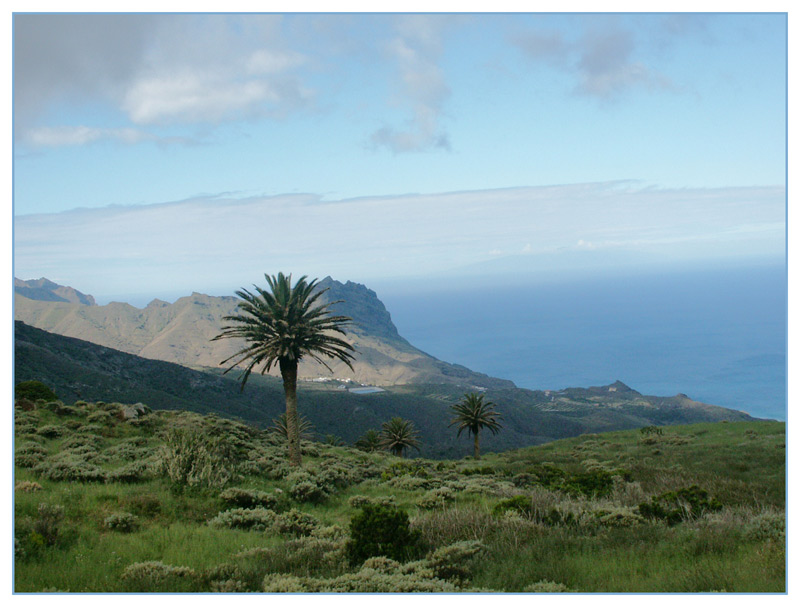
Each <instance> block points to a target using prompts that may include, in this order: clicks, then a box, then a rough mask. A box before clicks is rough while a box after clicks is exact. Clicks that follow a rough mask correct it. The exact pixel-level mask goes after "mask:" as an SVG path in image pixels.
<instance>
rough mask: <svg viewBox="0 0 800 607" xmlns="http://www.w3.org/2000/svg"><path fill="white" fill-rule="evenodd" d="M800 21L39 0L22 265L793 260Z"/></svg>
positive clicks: (17, 177)
mask: <svg viewBox="0 0 800 607" xmlns="http://www.w3.org/2000/svg"><path fill="white" fill-rule="evenodd" d="M786 25H787V20H786V16H785V15H781V14H752V13H751V14H722V13H711V14H677V13H664V14H508V15H500V14H497V15H486V14H444V15H432V14H421V15H420V14H392V15H369V14H308V15H303V14H288V15H280V14H272V15H235V16H234V15H220V14H216V15H188V14H181V15H159V14H147V15H130V14H129V15H68V14H67V15H38V14H36V15H16V16H15V19H14V52H15V58H14V102H15V104H14V215H15V224H14V227H15V241H14V252H15V275H17V276H19V277H20V278H38V277H40V276H46V277H48V278H50V279H52V280H56V281H57V282H62V283H64V284H70V285H72V286H74V287H76V288H78V289H80V290H82V291H84V292H88V293H91V294H93V295H95V296H96V297H98V299H100V300H102V299H104V298H105V297H112V296H116V295H122V294H125V295H131V296H132V297H150V296H153V297H155V296H161V297H164V298H166V297H165V295H167V294H168V293H169V295H172V293H173V292H175V291H179V290H184V292H188V291H191V290H205V291H206V292H211V291H215V290H226V289H227V290H231V289H233V288H237V287H239V286H241V285H247V284H251V283H252V282H254V281H258V280H259V278H260V276H261V275H262V274H263V272H265V271H268V272H277V271H279V270H282V271H287V272H291V271H294V272H295V273H297V274H299V273H309V274H311V275H315V276H317V275H319V276H324V275H327V274H331V275H333V276H334V278H337V279H339V280H348V279H352V280H357V281H359V282H367V283H369V281H370V280H375V279H378V278H384V279H385V278H387V277H388V278H391V277H409V276H415V275H416V276H423V275H431V276H435V275H441V274H442V273H457V272H467V271H470V268H475V267H486V268H490V269H491V268H495V269H501V268H504V269H506V270H507V271H509V272H511V271H519V269H520V268H523V267H524V268H526V269H528V270H529V271H530V272H531V273H534V274H535V273H536V272H539V271H540V270H541V269H542V268H543V267H544V266H545V265H550V266H551V267H556V268H562V267H563V268H572V269H574V268H575V267H577V266H582V267H584V268H586V267H589V268H590V267H593V266H592V263H595V264H598V263H600V264H603V263H607V264H611V265H615V264H619V263H622V262H624V260H629V259H631V258H636V259H638V260H641V263H643V264H646V263H650V262H652V263H666V262H672V263H684V264H695V263H698V262H701V261H702V262H718V261H721V260H722V261H724V260H729V261H731V262H732V263H733V262H737V263H738V262H739V260H741V259H743V258H752V259H761V258H771V259H782V258H783V256H784V251H785V239H784V228H785V223H784V217H785V215H784V213H785V185H786V69H787V68H786V52H787V49H786V34H787V32H786ZM76 209H79V210H76ZM576 256H577V257H576ZM556 258H557V259H556ZM554 259H556V261H555V262H554ZM576 259H578V261H576ZM590 259H591V260H593V261H592V262H591V263H588V264H587V263H584V260H590ZM486 264H488V265H486ZM492 264H494V265H492ZM170 290H172V291H170ZM176 296H177V295H176Z"/></svg>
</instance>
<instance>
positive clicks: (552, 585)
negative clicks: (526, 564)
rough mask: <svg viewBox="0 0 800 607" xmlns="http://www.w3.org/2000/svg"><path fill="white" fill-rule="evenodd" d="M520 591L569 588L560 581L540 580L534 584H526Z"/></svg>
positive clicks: (550, 590)
mask: <svg viewBox="0 0 800 607" xmlns="http://www.w3.org/2000/svg"><path fill="white" fill-rule="evenodd" d="M522 592H541V593H545V592H570V589H569V588H568V587H567V586H565V585H564V584H561V583H560V582H549V581H547V580H542V581H540V582H536V583H534V584H528V585H527V586H525V588H523V589H522Z"/></svg>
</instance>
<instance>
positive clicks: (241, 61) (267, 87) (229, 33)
mask: <svg viewBox="0 0 800 607" xmlns="http://www.w3.org/2000/svg"><path fill="white" fill-rule="evenodd" d="M14 23H15V38H14V45H15V46H14V52H15V63H14V95H15V120H16V124H17V127H18V128H17V132H18V133H19V134H21V136H22V138H23V139H25V140H30V139H32V138H35V137H36V136H37V135H36V134H30V133H29V131H31V129H34V128H37V127H40V126H41V125H37V121H38V120H40V119H41V116H42V115H44V114H45V112H46V110H47V109H49V108H50V107H55V106H57V105H59V104H64V103H67V104H70V106H71V107H80V106H81V104H84V103H89V104H91V105H105V107H106V108H107V109H111V110H114V111H117V112H120V113H122V114H124V115H126V116H127V117H128V119H129V120H130V121H131V122H132V123H133V124H138V125H143V124H148V125H150V124H181V125H192V124H197V123H207V122H211V123H217V122H220V121H223V120H240V119H243V118H252V117H264V116H268V117H273V118H274V117H282V116H285V115H287V114H288V113H290V112H292V111H295V110H298V109H303V108H306V107H308V105H309V103H310V102H311V100H312V98H313V96H314V93H313V91H312V89H311V87H309V86H308V85H306V84H304V83H303V80H302V78H301V76H300V75H299V73H298V72H299V70H301V69H302V67H303V66H304V64H305V62H306V57H305V56H304V55H303V54H302V53H300V52H299V51H297V50H296V49H293V48H291V47H290V46H289V45H288V44H287V43H286V42H285V41H284V40H283V39H282V37H281V36H280V23H281V18H280V16H277V15H261V16H257V15H200V14H196V15H193V14H184V15H169V14H167V15H113V14H96V15H80V14H72V15H70V14H61V15H58V14H53V15H43V14H32V15H17V16H15V22H14ZM61 126H62V127H64V128H63V132H64V133H66V132H67V130H68V129H69V128H73V129H74V134H77V132H78V130H79V129H80V128H83V127H79V126H77V125H74V124H63V125H61ZM102 126H105V125H91V126H89V127H87V128H90V129H95V131H96V132H95V133H94V134H90V133H87V135H91V136H90V137H89V139H88V140H94V137H95V135H97V134H98V133H99V131H100V129H101V127H102ZM50 128H51V130H52V131H53V132H55V131H56V130H57V129H56V128H55V127H53V125H50ZM38 136H41V134H39V135H38ZM65 141H66V138H65ZM74 142H75V144H76V145H77V144H80V143H81V139H80V137H75V138H74Z"/></svg>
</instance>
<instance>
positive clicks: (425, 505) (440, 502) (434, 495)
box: [417, 487, 456, 510]
mask: <svg viewBox="0 0 800 607" xmlns="http://www.w3.org/2000/svg"><path fill="white" fill-rule="evenodd" d="M455 499H456V496H455V493H454V492H453V490H452V489H450V488H449V487H439V488H438V489H432V490H431V491H428V492H427V493H426V494H425V495H423V496H422V497H421V498H420V499H419V500H417V506H418V507H419V508H422V509H423V510H432V509H434V508H444V507H445V506H447V504H450V503H452V502H453V501H455Z"/></svg>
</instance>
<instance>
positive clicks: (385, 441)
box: [379, 417, 419, 457]
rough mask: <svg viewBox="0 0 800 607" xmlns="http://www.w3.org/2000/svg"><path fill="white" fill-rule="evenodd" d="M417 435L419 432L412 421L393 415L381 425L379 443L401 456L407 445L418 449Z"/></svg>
mask: <svg viewBox="0 0 800 607" xmlns="http://www.w3.org/2000/svg"><path fill="white" fill-rule="evenodd" d="M418 437H419V433H418V432H417V430H416V428H414V423H413V422H410V421H408V420H407V419H403V418H402V417H393V418H392V419H390V420H389V421H388V422H384V423H383V424H382V425H381V433H380V436H379V445H380V446H381V447H382V448H383V449H388V450H389V451H391V452H392V453H393V454H394V455H396V456H397V457H403V452H404V451H405V450H406V449H408V448H409V447H413V448H414V449H416V450H417V451H419V440H418Z"/></svg>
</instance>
